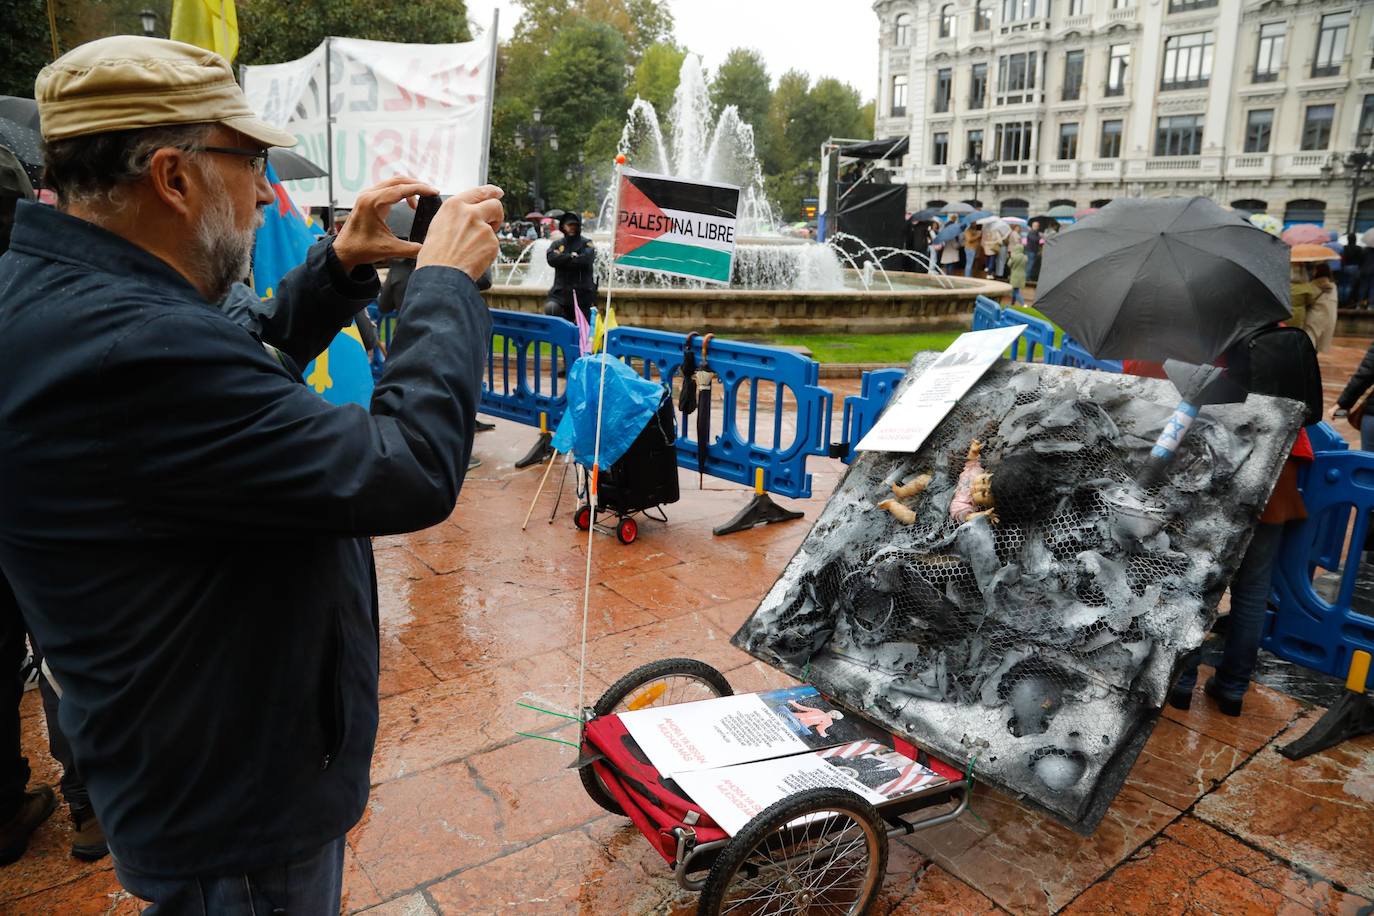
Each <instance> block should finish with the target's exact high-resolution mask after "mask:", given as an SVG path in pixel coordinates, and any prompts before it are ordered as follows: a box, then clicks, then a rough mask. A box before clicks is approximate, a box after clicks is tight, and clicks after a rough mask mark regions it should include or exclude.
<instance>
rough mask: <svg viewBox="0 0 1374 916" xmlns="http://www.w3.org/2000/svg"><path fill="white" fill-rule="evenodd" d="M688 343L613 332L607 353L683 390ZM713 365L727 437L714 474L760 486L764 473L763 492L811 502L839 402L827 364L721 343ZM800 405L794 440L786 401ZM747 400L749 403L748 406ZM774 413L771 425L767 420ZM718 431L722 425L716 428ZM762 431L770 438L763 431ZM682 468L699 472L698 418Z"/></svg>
mask: <svg viewBox="0 0 1374 916" xmlns="http://www.w3.org/2000/svg"><path fill="white" fill-rule="evenodd" d="M686 340H687V338H686V335H683V334H672V333H669V332H667V331H651V330H646V329H642V328H629V327H620V328H616V329H615V330H613V331H611V333H610V342H609V344H608V346H607V349H608V351H609V352H610V353H611V355H612V356H616V357H619V358H621V359H625V360H627V361H628V362H629V363H630V365H631V366H633V367H634V368H635V369H636V370H638V371H639V372H640V373H641V374H642V375H643V376H644V377H645V378H647V379H653V380H657V381H661V382H663V383H664V384H666V385H668V386H669V387H670V388H672V389H674V390H675V391H676V390H679V388H678V385H679V383H680V380H679V379H678V376H680V375H681V370H682V348H683V345H684V344H685V343H686ZM707 363H708V365H709V367H710V369H711V371H712V372H713V373H714V374H715V376H716V384H715V385H713V386H712V393H713V397H714V396H715V394H716V393H717V392H718V393H719V397H720V401H719V402H718V404H716V405H715V406H718V407H719V408H720V409H719V410H713V413H716V414H718V415H719V417H720V421H719V422H720V428H719V432H718V433H717V434H716V435H715V437H714V438H713V439H712V441H711V443H710V444H709V445H708V447H707V452H706V468H705V471H706V473H707V474H709V475H711V476H712V477H720V478H722V479H724V480H732V481H734V482H735V483H742V484H754V483H756V481H755V474H756V471H757V469H762V471H763V489H764V490H767V491H768V492H770V493H777V494H778V495H780V496H792V497H797V498H805V497H808V496H810V495H811V475H810V474H808V473H806V459H807V458H808V457H809V456H811V455H822V456H824V455H828V454H829V452H830V412H831V407H832V404H833V400H834V396H833V395H832V394H831V393H830V392H829V391H828V390H826V389H825V388H822V387H820V385H819V384H818V383H819V381H820V364H818V363H817V362H816V361H815V360H811V359H807V358H805V357H803V356H800V355H798V354H796V353H792V352H789V351H787V350H780V349H778V348H776V347H766V346H761V345H758V344H747V343H739V342H737V341H732V340H719V339H716V340H713V341H712V342H711V345H710V350H709V352H708V354H707ZM761 387H762V388H763V389H764V390H765V393H767V392H768V389H770V388H771V389H772V391H771V394H772V403H771V405H769V404H768V403H763V404H760V400H759V389H760V388H761ZM788 396H790V397H791V399H792V400H793V401H794V402H795V405H796V426H797V428H796V433H795V435H794V436H792V437H791V439H790V440H788V441H785V440H786V433H785V431H784V429H783V419H784V414H785V413H786V412H787V405H786V404H785V401H786V398H787V397H788ZM742 399H743V403H741V400H742ZM769 410H771V411H772V419H771V422H767V423H763V424H761V423H760V422H759V421H760V417H761V416H763V415H764V414H765V413H766V412H767V411H769ZM712 425H713V426H714V425H715V424H712ZM760 426H762V427H763V428H762V430H761V429H760ZM677 450H678V454H677V458H678V461H677V463H678V467H681V468H686V469H687V470H690V471H696V470H698V467H697V440H696V418H695V417H691V416H689V417H684V418H682V420H681V425H680V429H679V430H678V440H677Z"/></svg>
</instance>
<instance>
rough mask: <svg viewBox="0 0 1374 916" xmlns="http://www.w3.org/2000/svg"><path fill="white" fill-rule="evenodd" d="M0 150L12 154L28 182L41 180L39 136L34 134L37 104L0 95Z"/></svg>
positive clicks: (41, 144) (36, 133)
mask: <svg viewBox="0 0 1374 916" xmlns="http://www.w3.org/2000/svg"><path fill="white" fill-rule="evenodd" d="M0 146H3V147H5V148H6V149H8V150H9V151H10V152H12V153H14V155H15V157H16V158H17V159H18V160H19V162H20V164H21V165H23V166H24V171H25V172H27V173H28V176H29V178H30V180H32V181H38V180H39V179H40V178H41V177H42V176H43V136H42V134H40V133H39V131H38V103H37V102H35V101H34V100H33V99H21V98H17V97H15V96H11V95H0Z"/></svg>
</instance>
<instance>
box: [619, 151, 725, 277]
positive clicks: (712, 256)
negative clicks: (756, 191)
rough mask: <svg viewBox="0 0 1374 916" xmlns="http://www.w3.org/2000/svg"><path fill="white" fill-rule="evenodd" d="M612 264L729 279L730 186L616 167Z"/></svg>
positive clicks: (658, 271)
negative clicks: (617, 191) (617, 203)
mask: <svg viewBox="0 0 1374 916" xmlns="http://www.w3.org/2000/svg"><path fill="white" fill-rule="evenodd" d="M619 199H620V207H619V212H618V213H617V214H616V227H615V263H616V264H617V265H619V266H621V267H633V268H636V269H638V270H648V271H653V272H655V273H661V274H670V275H672V276H675V277H690V278H692V279H694V280H705V281H706V282H708V283H729V282H730V270H731V267H732V266H733V264H734V261H735V218H736V216H737V215H738V213H739V188H738V187H737V186H735V185H728V184H715V183H710V182H700V181H682V180H680V179H677V178H671V177H669V176H667V175H650V174H648V173H645V172H637V171H635V170H634V169H621V178H620V195H619Z"/></svg>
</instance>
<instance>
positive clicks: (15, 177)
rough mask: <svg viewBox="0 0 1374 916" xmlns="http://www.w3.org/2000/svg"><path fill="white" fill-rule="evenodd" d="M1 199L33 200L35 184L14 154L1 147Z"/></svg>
mask: <svg viewBox="0 0 1374 916" xmlns="http://www.w3.org/2000/svg"><path fill="white" fill-rule="evenodd" d="M0 197H17V198H19V199H21V200H33V184H32V182H30V181H29V175H28V173H27V172H25V171H24V166H23V165H22V164H21V163H20V162H19V160H18V159H16V158H15V156H14V153H11V152H10V151H9V150H7V149H5V148H4V147H3V146H0Z"/></svg>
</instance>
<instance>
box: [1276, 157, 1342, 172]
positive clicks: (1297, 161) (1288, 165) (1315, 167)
mask: <svg viewBox="0 0 1374 916" xmlns="http://www.w3.org/2000/svg"><path fill="white" fill-rule="evenodd" d="M1330 155H1331V154H1330V153H1327V152H1320V153H1288V154H1286V155H1283V156H1280V157H1279V163H1278V173H1279V174H1280V175H1283V176H1284V177H1288V176H1290V175H1293V176H1297V177H1303V176H1317V175H1320V174H1321V173H1322V166H1324V165H1326V162H1327V159H1328V158H1329V157H1330Z"/></svg>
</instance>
